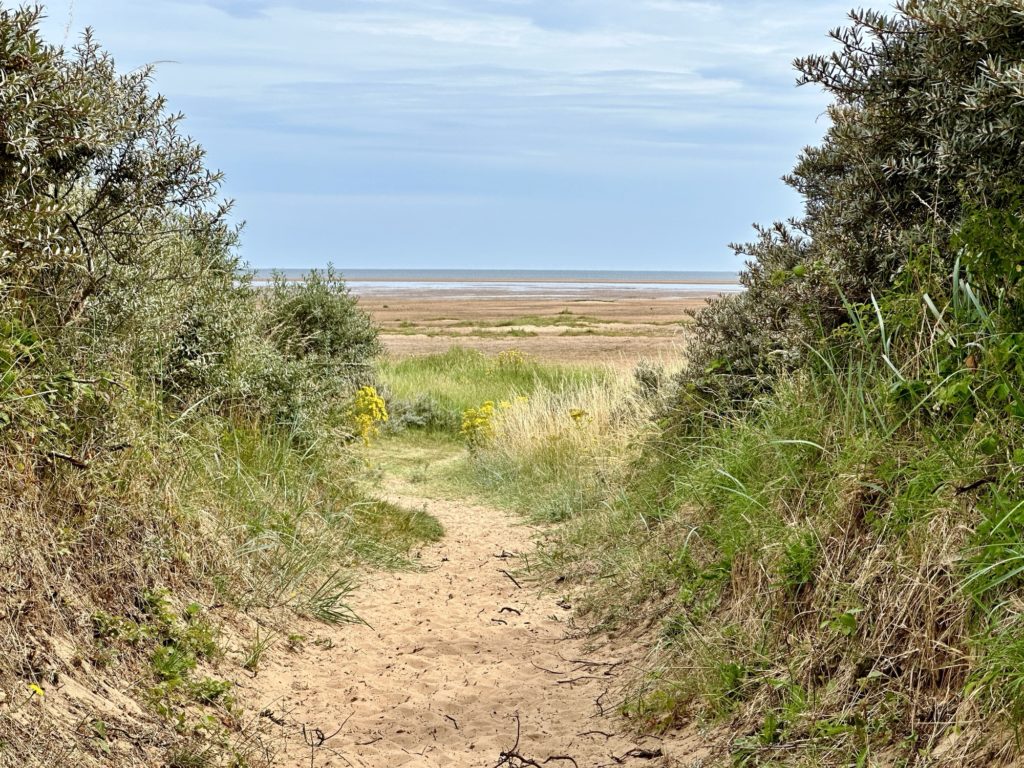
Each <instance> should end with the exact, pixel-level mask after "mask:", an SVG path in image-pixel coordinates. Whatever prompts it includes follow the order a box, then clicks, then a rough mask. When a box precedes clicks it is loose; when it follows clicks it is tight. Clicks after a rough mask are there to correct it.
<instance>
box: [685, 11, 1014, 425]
mask: <svg viewBox="0 0 1024 768" xmlns="http://www.w3.org/2000/svg"><path fill="white" fill-rule="evenodd" d="M850 19H851V21H850V24H849V25H848V26H847V27H845V28H840V29H836V30H834V31H833V32H832V33H831V37H832V38H833V39H834V41H835V43H836V47H837V49H836V50H835V51H834V52H833V53H829V54H824V55H817V56H809V57H806V58H803V59H799V60H798V61H797V62H796V65H797V68H798V70H799V71H800V83H801V84H804V85H815V86H818V87H821V88H823V89H824V90H825V91H826V92H827V93H828V94H829V95H830V96H831V97H832V98H833V103H832V105H831V106H830V107H829V110H828V116H829V118H830V126H829V128H828V130H827V131H826V135H825V137H824V139H823V141H822V142H821V143H820V144H819V145H818V146H815V147H810V148H808V149H806V150H805V151H804V152H803V153H802V154H801V156H800V158H799V160H798V161H797V164H796V167H795V169H794V170H793V172H792V174H791V175H790V176H789V177H787V179H786V181H787V183H788V184H789V185H790V186H791V187H793V188H794V189H795V190H796V191H797V192H799V193H800V194H801V195H802V197H803V198H804V201H805V214H804V216H802V217H801V218H799V219H797V220H795V221H793V222H790V223H777V224H775V225H773V226H771V227H763V228H759V229H758V230H757V239H755V240H754V241H753V242H752V243H749V244H745V245H739V246H736V250H737V252H738V253H739V254H741V255H743V256H745V257H747V259H748V262H747V270H746V271H745V272H744V273H743V275H742V277H741V279H742V282H743V284H744V285H745V286H746V288H747V291H746V293H744V294H743V295H739V296H736V297H734V298H731V299H728V300H725V301H721V302H714V303H713V304H712V305H711V306H709V307H708V308H707V309H706V310H704V311H703V312H701V313H700V314H699V315H698V316H697V320H696V324H695V331H696V343H695V344H694V345H693V346H692V347H691V349H690V360H691V365H690V366H689V369H688V371H687V373H686V376H685V378H684V380H685V381H687V382H692V383H693V385H694V387H695V388H696V391H690V392H687V391H684V392H683V393H682V398H683V399H682V400H681V402H680V407H681V408H683V409H684V410H686V411H687V412H691V411H693V410H694V409H696V410H698V411H699V410H700V409H701V408H702V406H701V403H702V402H704V401H705V400H706V398H707V397H708V396H711V397H712V399H713V401H715V402H719V403H721V402H726V401H729V400H737V399H742V400H745V399H747V398H749V397H750V396H751V394H752V393H756V392H758V391H759V390H761V389H763V388H764V387H765V386H770V385H771V382H772V380H773V378H774V376H775V375H777V373H778V372H779V371H781V370H789V369H792V368H793V367H794V366H795V365H798V364H799V362H800V361H801V360H802V359H804V358H805V357H806V354H807V350H808V348H810V347H814V346H816V344H817V341H818V339H819V338H820V333H821V330H822V329H824V331H825V333H828V332H829V331H831V330H833V329H835V328H836V327H838V326H840V325H843V324H845V323H847V322H848V315H847V311H846V305H847V303H853V304H860V303H866V302H868V300H869V297H870V295H871V294H872V293H875V294H876V295H877V294H879V293H880V292H882V291H884V290H885V289H886V288H887V287H888V286H889V285H890V284H891V283H892V282H893V281H894V280H896V279H898V277H899V275H900V274H901V272H902V270H903V268H904V265H905V264H906V263H907V260H908V257H909V256H910V255H911V254H913V253H914V252H915V251H916V249H917V248H918V247H920V246H934V247H933V248H932V252H931V259H932V262H933V263H932V265H931V267H930V269H931V271H932V272H933V273H934V274H939V275H949V274H950V272H951V271H952V268H953V264H954V261H955V259H956V256H957V247H956V245H955V244H950V243H949V242H948V241H947V238H945V237H943V236H942V235H941V232H943V231H944V230H945V231H949V230H950V229H952V228H956V227H957V226H958V225H959V224H960V223H961V221H962V220H963V219H964V217H965V212H967V213H969V212H970V211H971V210H973V209H974V208H976V207H977V206H984V207H992V206H993V204H995V207H997V208H999V209H1001V210H1004V211H1009V210H1010V209H1009V208H1007V207H1006V206H1003V205H1001V204H999V197H1000V195H1003V194H1004V193H1005V190H1008V189H1010V190H1012V189H1016V188H1019V187H1020V186H1021V185H1022V183H1024V171H1022V165H1021V163H1020V149H1019V148H1020V146H1021V142H1022V141H1024V101H1022V100H1021V98H1020V83H1019V72H1018V68H1017V65H1018V61H1019V53H1020V46H1021V42H1022V40H1024V17H1022V16H1021V14H1020V8H1019V5H1018V4H1017V3H1016V2H1015V0H997V1H996V2H985V3H975V2H972V1H970V0H911V1H909V2H906V1H905V2H900V3H898V4H897V5H896V8H895V10H894V11H892V12H877V11H871V10H858V11H855V12H853V13H851V15H850ZM1018 208H1019V206H1018ZM1015 221H1016V220H1015V219H1014V217H1013V216H1012V215H1003V214H999V215H998V217H997V219H991V220H990V221H988V222H986V223H985V227H987V229H988V231H989V233H990V234H994V233H995V232H996V231H998V232H999V238H1000V240H1001V241H1002V242H1003V243H1004V244H1005V245H1006V246H1009V247H1015V246H1013V243H1014V242H1015V241H1014V238H1015V237H1017V236H1018V235H1016V234H1013V233H1012V230H1013V229H1014V228H1019V223H1015ZM979 223H980V222H979ZM936 233H940V234H939V239H938V241H936ZM1007 235H1009V237H1007ZM986 258H989V257H986ZM989 263H990V264H991V268H992V274H993V275H995V274H1001V275H1003V276H1004V278H1005V276H1007V275H1013V274H1015V268H1016V265H1011V263H1010V262H1009V261H1000V259H999V258H995V259H992V260H991V261H990V262H989ZM1011 266H1012V268H1010V269H1006V268H1009V267H1011ZM975 272H976V274H975V276H976V277H980V276H981V275H980V273H977V271H976V270H975ZM694 395H697V396H698V397H697V399H696V401H692V398H693V397H694ZM712 407H713V408H714V407H715V406H712Z"/></svg>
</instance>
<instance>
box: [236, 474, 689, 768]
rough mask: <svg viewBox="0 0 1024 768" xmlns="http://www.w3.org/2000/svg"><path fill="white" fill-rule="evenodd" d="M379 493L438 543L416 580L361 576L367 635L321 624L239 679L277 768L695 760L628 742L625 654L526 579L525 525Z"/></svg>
mask: <svg viewBox="0 0 1024 768" xmlns="http://www.w3.org/2000/svg"><path fill="white" fill-rule="evenodd" d="M387 485H388V487H387V488H386V489H385V494H384V495H386V496H387V497H388V498H389V499H391V500H392V501H394V502H396V503H400V504H402V505H403V506H405V507H407V508H410V509H420V508H422V509H425V510H426V511H428V512H430V513H431V514H433V515H435V516H436V517H437V518H439V519H440V520H441V522H442V523H443V524H444V526H445V529H446V532H447V535H446V536H445V538H444V539H443V540H442V541H441V542H440V543H439V544H436V545H431V546H430V547H428V548H426V549H424V550H423V551H422V552H421V553H420V556H419V564H420V566H421V567H420V568H419V569H418V570H416V571H414V572H396V573H375V574H371V575H369V576H368V577H367V578H366V583H365V584H364V585H363V586H362V587H361V588H360V589H359V591H358V593H357V594H356V595H354V599H353V605H354V606H355V607H356V609H357V611H358V612H359V614H360V616H361V617H362V618H363V619H364V620H365V621H366V623H367V625H368V626H361V625H349V626H342V627H337V628H328V630H327V631H326V632H325V631H324V628H323V627H319V628H317V629H315V630H313V632H315V633H316V634H317V635H318V636H319V640H318V642H317V644H315V645H314V644H312V643H309V642H307V643H305V644H304V646H303V648H302V649H301V650H300V651H298V652H295V653H289V652H283V651H281V652H277V653H276V654H275V658H274V659H272V660H271V661H270V662H269V663H267V664H265V665H264V667H263V668H262V669H261V670H260V673H259V676H258V677H257V678H256V679H255V680H252V681H249V682H248V683H246V686H247V687H248V688H249V689H250V690H249V691H248V692H247V694H246V699H247V700H248V701H250V703H254V704H256V706H257V711H259V712H262V713H263V717H264V718H268V719H270V720H271V721H272V722H274V723H277V733H278V739H277V743H278V745H279V751H278V754H277V757H276V759H275V761H274V765H277V766H283V767H285V768H292V767H294V768H301V767H303V766H306V767H308V766H310V765H313V766H314V768H328V767H338V766H370V767H373V768H393V767H395V766H417V767H419V766H437V767H439V768H440V767H444V768H463V767H465V768H470V767H472V768H490V767H492V766H493V767H497V766H511V767H513V768H518V767H519V766H528V765H534V766H535V765H545V766H573V765H575V766H576V767H577V768H595V767H596V766H619V765H626V766H630V765H634V766H682V765H687V766H697V765H700V764H701V762H700V761H701V759H702V757H703V755H704V753H703V752H702V751H701V745H700V743H699V740H698V739H696V738H693V739H690V740H689V741H688V740H685V739H677V740H675V741H667V740H664V739H659V738H654V737H644V738H637V737H636V736H634V735H633V734H632V733H631V731H630V729H629V726H628V723H627V722H626V721H625V720H624V719H623V718H622V717H621V716H620V715H619V713H618V710H617V704H618V703H619V702H620V696H621V688H622V683H623V681H624V680H626V679H628V677H629V675H630V674H631V673H632V669H633V667H632V664H631V662H632V660H633V658H634V657H633V656H632V655H631V648H630V647H629V646H628V645H622V646H619V647H615V646H614V645H609V646H605V647H600V648H594V647H591V646H590V645H588V643H587V641H586V640H585V639H583V638H582V637H580V636H579V633H577V632H575V631H574V630H573V626H572V621H571V617H572V610H571V605H570V603H569V602H568V601H567V600H566V598H565V597H564V596H560V595H558V594H551V593H541V592H540V591H539V590H538V589H537V587H536V586H535V585H534V584H532V583H531V582H530V581H529V577H528V576H527V575H526V574H525V573H524V570H525V568H524V566H525V562H526V561H525V559H524V557H523V556H524V554H528V553H530V552H531V550H532V540H533V533H534V532H533V531H532V530H531V529H530V528H528V527H526V526H524V525H522V524H519V523H518V522H517V521H516V520H514V519H513V518H511V517H510V516H509V515H507V514H506V513H504V512H501V511H499V510H496V509H493V508H490V507H487V506H481V505H479V504H475V503H470V502H467V501H462V500H452V499H438V498H433V497H428V496H423V495H421V494H422V493H423V492H424V491H423V489H422V487H421V486H419V485H411V484H408V483H405V482H404V481H399V480H389V481H388V482H387ZM517 582H518V583H517ZM303 729H304V730H305V735H304V734H303ZM317 729H319V731H318V730H317ZM321 737H325V738H326V741H324V742H323V743H322V744H320V745H319V746H316V743H317V742H318V741H319V740H320V738H321ZM311 742H312V743H313V746H310V743H311ZM531 761H532V762H531Z"/></svg>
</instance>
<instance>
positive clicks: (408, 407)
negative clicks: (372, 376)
mask: <svg viewBox="0 0 1024 768" xmlns="http://www.w3.org/2000/svg"><path fill="white" fill-rule="evenodd" d="M378 370H379V376H380V378H381V380H382V381H383V383H384V387H385V399H386V400H387V401H388V408H389V411H390V412H391V417H392V420H393V421H394V422H395V423H394V425H393V426H394V427H395V428H401V427H403V426H405V427H411V428H423V429H426V430H428V431H439V432H446V433H449V434H452V435H456V434H458V433H459V430H460V429H461V425H462V416H463V413H465V412H466V411H467V410H468V409H470V408H479V407H480V405H481V403H485V402H487V401H491V402H492V403H499V402H501V401H502V400H511V399H514V398H515V397H516V396H517V395H519V396H529V395H530V394H531V393H532V392H535V391H538V390H546V391H554V392H561V391H566V390H570V389H573V388H576V387H579V386H581V385H584V384H586V383H587V382H590V381H593V380H594V379H595V378H600V377H601V376H602V375H603V373H602V372H601V371H597V370H588V369H586V368H583V367H579V366H568V365H566V366H561V365H550V364H545V363H542V362H540V361H537V360H534V359H532V358H529V357H526V356H524V355H523V354H522V353H520V352H518V351H516V350H509V351H508V352H505V353H501V354H499V355H496V356H491V357H489V356H487V355H485V354H483V353H482V352H478V351H476V350H472V349H466V348H463V347H452V348H451V349H449V350H448V351H447V352H443V353H440V354H433V355H425V356H423V357H409V358H405V359H402V360H396V361H384V362H382V363H381V364H380V365H379V366H378Z"/></svg>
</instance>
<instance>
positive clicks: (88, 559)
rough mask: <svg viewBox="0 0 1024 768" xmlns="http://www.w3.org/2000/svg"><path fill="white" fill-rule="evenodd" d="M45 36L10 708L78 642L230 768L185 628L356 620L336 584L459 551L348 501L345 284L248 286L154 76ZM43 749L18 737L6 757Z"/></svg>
mask: <svg viewBox="0 0 1024 768" xmlns="http://www.w3.org/2000/svg"><path fill="white" fill-rule="evenodd" d="M42 13H43V12H42V10H41V8H38V7H34V6H25V7H16V8H8V7H3V8H0V514H2V516H3V519H4V529H3V535H2V536H0V562H2V563H3V567H2V568H0V615H4V616H7V617H8V618H9V619H10V620H9V621H5V622H4V623H3V626H2V627H0V655H2V656H3V657H4V658H5V659H8V660H9V662H10V663H8V664H4V665H0V686H2V687H4V688H7V687H8V686H10V685H14V684H15V681H17V683H18V685H19V686H21V685H23V683H22V681H21V678H22V677H25V676H27V677H25V679H28V680H29V682H30V683H31V684H33V685H37V686H38V685H40V682H47V681H46V680H45V679H44V677H43V675H44V672H43V671H36V670H37V667H40V665H39V664H38V663H37V662H35V661H33V659H34V657H35V655H36V654H37V652H38V649H39V648H43V647H52V646H55V645H61V646H63V645H65V644H67V643H68V642H69V641H70V642H71V643H72V644H75V645H77V644H78V643H82V644H83V647H92V648H93V649H94V651H95V654H94V655H95V658H94V661H95V662H96V664H95V665H94V666H93V667H92V668H91V669H90V670H88V671H81V670H79V672H80V674H81V675H82V676H83V677H88V676H89V675H96V676H103V677H109V678H110V679H106V680H92V679H88V680H85V682H86V683H87V684H89V685H93V684H95V687H96V689H97V690H99V689H102V688H104V687H108V688H111V689H113V688H120V687H121V683H122V682H123V680H120V679H117V678H118V677H119V676H124V675H133V676H135V677H136V678H138V679H145V678H146V677H150V678H151V679H152V690H151V692H150V693H151V694H152V695H151V696H150V697H149V700H150V703H151V704H152V705H153V706H154V707H155V708H156V710H157V711H158V712H160V713H162V714H164V715H166V717H167V720H168V727H167V733H164V734H160V735H159V736H157V735H154V734H144V735H141V736H140V739H142V740H144V741H147V742H152V743H156V742H160V743H167V744H168V745H171V746H170V747H169V755H170V756H169V757H168V758H167V761H168V762H169V763H170V764H175V762H179V763H181V764H188V761H189V760H193V758H195V759H196V760H199V759H201V760H204V761H207V763H218V764H220V762H223V761H221V759H220V758H221V757H223V756H224V754H231V753H232V749H231V748H228V747H224V745H223V744H221V745H213V744H212V741H213V734H214V733H215V732H217V733H220V732H221V730H222V729H223V728H222V726H213V725H211V724H210V722H209V721H206V720H202V721H201V722H199V723H192V722H191V721H190V720H189V718H190V715H189V714H188V711H189V709H190V707H191V706H192V705H194V704H195V703H196V702H199V703H201V704H203V705H205V706H211V705H214V704H215V705H216V706H217V707H218V708H221V709H224V708H225V707H227V704H228V700H229V699H230V697H229V696H228V695H227V694H228V689H227V688H226V687H225V684H224V683H222V682H220V681H214V680H208V679H198V680H197V679H196V672H195V670H196V669H198V668H199V666H200V664H201V662H203V661H204V660H205V659H209V658H211V657H214V656H216V654H217V650H216V644H217V643H216V640H217V638H216V632H215V630H214V628H213V626H212V623H211V622H210V621H209V619H208V618H207V617H205V616H204V615H203V614H202V612H201V611H200V610H199V609H198V607H197V606H195V605H192V604H190V605H189V606H188V607H186V608H185V609H184V612H182V611H180V610H178V609H177V608H174V607H172V606H177V605H179V604H181V603H182V602H187V599H183V596H186V595H195V594H204V595H208V594H210V593H217V594H219V595H220V597H221V598H222V600H223V601H224V602H226V604H227V608H230V607H231V606H234V607H236V608H237V607H242V606H245V607H248V608H252V607H257V606H271V607H274V606H281V605H288V606H290V607H291V608H292V609H293V610H296V611H299V612H303V613H308V614H311V615H314V616H317V617H319V618H321V619H323V620H327V621H338V620H343V619H347V618H350V617H351V611H350V609H349V608H348V607H347V604H346V602H345V599H346V598H347V596H348V590H349V589H350V579H348V577H346V576H345V575H344V574H345V572H344V571H339V568H342V567H343V566H347V565H349V564H351V563H353V562H355V561H356V560H359V559H364V560H368V561H372V562H374V563H380V564H386V565H402V564H403V563H404V556H405V554H406V552H407V551H408V549H409V547H410V546H412V545H413V544H414V543H416V542H419V541H422V540H424V539H435V538H437V537H439V536H440V535H441V531H440V527H439V526H438V525H437V523H436V521H434V520H433V519H432V518H429V516H427V515H424V514H413V513H409V512H407V511H405V510H400V509H398V508H396V507H393V506H392V505H389V504H385V503H383V502H377V501H375V500H373V499H367V498H366V497H365V496H364V495H362V494H361V493H358V492H356V491H355V490H354V486H353V485H352V483H350V482H349V481H348V480H347V479H346V478H347V477H349V476H351V475H352V474H353V473H354V472H355V471H356V470H355V469H354V465H353V464H349V463H346V461H345V460H344V458H343V457H342V456H339V453H340V451H339V449H338V446H339V445H340V444H342V443H344V442H345V441H346V440H349V439H351V430H350V428H349V427H350V425H349V424H348V422H347V408H348V406H349V404H350V402H351V397H352V395H353V393H354V392H355V391H356V390H357V388H358V387H359V386H360V385H364V384H371V383H372V376H371V365H372V362H373V358H374V356H375V355H376V354H377V353H378V352H379V349H380V347H379V344H378V341H377V336H376V330H375V329H374V328H373V326H372V324H371V322H370V319H369V317H368V315H367V314H366V313H365V312H363V311H362V310H361V309H360V308H359V306H358V304H357V302H356V301H355V299H354V298H353V297H352V296H351V295H350V294H349V293H348V291H347V289H346V287H345V285H344V283H343V281H342V280H341V277H340V275H338V274H337V273H336V272H335V271H334V270H333V269H332V268H329V269H328V270H326V271H325V272H322V273H313V274H311V275H310V276H309V278H308V279H307V280H304V281H303V282H301V283H290V284H287V283H284V282H283V281H282V280H277V281H275V283H274V284H273V285H271V286H269V287H259V286H255V285H254V284H253V280H252V276H251V275H250V273H249V272H248V270H247V268H246V267H245V266H244V265H243V263H242V262H241V259H240V256H239V254H238V235H239V233H238V231H237V229H236V227H235V226H234V225H233V224H232V223H231V221H230V210H231V208H230V204H229V203H227V202H225V201H223V200H221V198H220V195H221V181H222V177H221V174H220V173H219V172H216V171H212V170H210V169H208V168H207V166H206V155H205V152H204V150H203V148H202V147H201V146H200V145H199V144H198V143H197V142H196V141H195V140H193V139H192V138H191V137H190V136H188V135H187V134H186V133H185V132H184V130H183V122H182V121H183V116H182V115H180V114H177V113H174V112H172V111H170V109H169V108H168V105H167V103H166V101H165V100H164V98H163V97H161V96H159V95H158V94H155V93H153V92H152V90H151V81H152V75H153V70H152V67H141V68H138V69H136V70H133V71H131V72H129V73H127V74H121V73H119V72H118V70H117V68H116V67H115V64H114V61H113V60H112V58H111V57H110V56H109V54H107V53H106V52H104V51H103V50H102V48H101V47H100V46H99V45H98V43H97V42H96V41H95V40H94V39H93V36H92V33H91V32H88V33H86V35H85V36H84V37H83V39H82V40H81V42H80V43H79V44H78V45H75V46H74V47H72V48H70V49H63V48H60V47H57V46H53V45H49V44H47V43H46V42H44V41H43V39H42V38H41V35H40V32H39V27H40V19H41V17H42ZM236 438H237V439H236ZM330 438H333V439H334V442H333V444H332V445H331V447H330V449H328V448H327V447H326V446H327V441H328V439H330ZM328 457H333V460H332V461H331V462H328ZM222 460H223V463H218V462H221V461H222ZM389 536H393V538H388V537H389ZM27 585H28V586H27ZM57 585H59V586H57ZM16 604H20V605H22V606H24V608H25V609H24V610H22V609H21V608H17V607H16ZM49 633H59V634H62V635H70V637H61V638H49V637H46V636H45V635H46V634H49ZM90 635H91V640H92V644H91V645H90V643H89V642H88V640H89V639H90V638H89V636H90ZM40 669H41V668H40ZM140 673H141V674H140ZM47 674H49V673H47ZM52 674H56V673H52ZM73 674H78V672H76V673H73ZM37 678H38V680H37ZM42 689H43V688H42V687H41V686H40V690H42ZM39 716H40V718H42V719H41V721H40V724H39V727H40V729H52V730H53V731H54V732H57V731H65V730H67V729H66V723H58V721H57V720H56V719H54V720H52V721H51V720H49V719H47V718H48V715H47V713H46V711H45V710H41V712H40V713H39ZM193 725H194V726H195V727H196V729H198V730H199V731H201V732H202V734H204V735H203V736H202V737H198V736H197V737H196V738H197V739H198V740H199V742H201V743H199V744H198V746H196V748H195V749H194V750H193V749H192V748H191V746H189V745H185V746H181V748H180V749H179V748H178V746H179V742H180V741H181V740H182V739H179V738H176V737H175V734H174V733H173V731H174V730H176V731H179V732H181V733H184V732H185V731H186V730H191V729H192V726H193ZM172 726H173V729H172ZM186 726H187V727H186ZM12 728H13V729H14V730H13V731H12V730H11V729H12ZM218 729H220V730H218ZM79 735H81V734H79ZM165 737H167V738H165ZM83 738H86V737H84V736H83ZM88 738H90V739H91V740H92V741H96V740H97V739H98V740H99V741H100V742H102V743H103V744H107V746H108V747H109V746H110V744H109V743H107V740H106V738H105V736H104V735H103V734H102V733H93V734H92V736H89V737H88ZM218 738H220V737H218ZM36 740H37V739H36V737H34V736H30V735H26V732H20V731H18V730H17V728H16V726H15V724H13V723H12V721H11V720H10V719H9V718H7V719H4V718H0V743H4V744H6V745H10V746H11V749H12V750H14V751H18V750H25V749H28V747H26V746H25V744H26V743H27V742H29V741H32V742H33V743H34V742H35V741H36ZM78 746H82V745H76V746H75V749H76V750H77V752H76V754H78V753H80V752H81V750H78ZM94 746H95V745H94ZM214 746H216V748H213V747H214ZM33 748H34V747H33ZM100 748H101V749H102V746H101V747H100ZM5 749H6V747H5ZM89 749H91V747H89ZM0 761H2V760H0ZM207 763H202V764H207Z"/></svg>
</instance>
